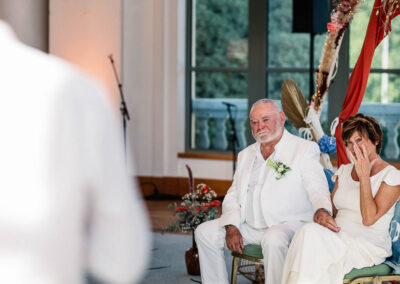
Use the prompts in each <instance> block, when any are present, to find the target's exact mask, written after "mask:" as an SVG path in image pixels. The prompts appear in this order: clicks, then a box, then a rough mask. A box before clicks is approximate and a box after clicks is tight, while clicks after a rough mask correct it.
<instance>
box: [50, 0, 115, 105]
mask: <svg viewBox="0 0 400 284" xmlns="http://www.w3.org/2000/svg"><path fill="white" fill-rule="evenodd" d="M49 10H50V15H49V51H50V53H52V54H54V55H57V56H59V57H61V58H64V59H66V60H67V61H70V62H72V63H73V64H75V65H77V66H79V67H80V68H82V69H84V70H85V71H87V72H89V73H90V74H91V75H93V76H94V77H95V78H97V79H98V80H99V81H101V82H102V83H103V85H104V86H105V87H106V89H107V90H108V91H109V93H110V94H111V95H112V97H113V99H114V100H115V102H117V101H118V96H119V91H118V85H117V83H116V80H115V76H114V73H113V70H112V66H111V64H110V61H109V59H108V55H110V54H113V57H114V60H115V63H116V66H117V72H118V73H119V74H118V75H119V76H120V73H121V72H120V57H121V33H122V32H121V31H122V27H121V0H68V1H65V0H50V2H49Z"/></svg>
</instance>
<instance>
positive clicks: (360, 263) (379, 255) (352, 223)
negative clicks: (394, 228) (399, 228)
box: [282, 164, 400, 284]
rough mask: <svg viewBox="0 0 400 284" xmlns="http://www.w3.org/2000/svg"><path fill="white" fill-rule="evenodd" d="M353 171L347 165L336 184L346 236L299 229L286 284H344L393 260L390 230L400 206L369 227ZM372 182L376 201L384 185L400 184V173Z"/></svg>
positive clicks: (388, 171)
mask: <svg viewBox="0 0 400 284" xmlns="http://www.w3.org/2000/svg"><path fill="white" fill-rule="evenodd" d="M352 168H353V165H352V164H347V165H342V166H341V167H340V168H339V170H338V171H337V173H336V174H335V175H334V176H333V178H332V179H333V180H336V179H338V182H339V187H338V189H337V191H336V194H335V196H334V199H333V203H334V204H335V207H336V209H337V216H336V223H337V225H338V226H339V227H340V228H341V230H340V232H338V233H335V232H332V231H331V230H329V229H328V228H326V227H323V226H321V225H319V224H316V223H309V224H306V225H304V226H303V227H302V228H301V229H299V230H298V231H297V232H296V234H295V236H294V238H293V240H292V243H291V245H290V248H289V251H288V254H287V257H286V261H285V265H284V268H283V277H282V283H284V284H288V283H300V284H311V283H324V284H341V283H343V277H344V275H345V274H347V273H348V272H350V271H351V270H352V269H353V268H363V267H366V266H371V265H375V264H380V263H382V262H383V261H384V260H385V259H386V258H387V257H388V256H390V255H391V254H392V250H391V239H390V235H389V226H390V221H391V219H392V217H393V214H394V208H395V206H392V208H390V209H389V210H388V212H386V214H384V215H383V216H382V217H381V218H379V220H378V221H376V223H375V224H373V225H372V226H364V225H363V224H362V217H361V211H360V183H359V182H358V181H354V180H353V179H352V177H351V171H352ZM370 179H371V188H372V195H373V197H375V195H376V194H377V192H378V190H379V187H380V185H381V183H382V182H383V181H384V182H385V183H386V184H388V185H390V186H395V185H399V184H400V171H398V170H397V169H396V168H394V167H393V166H387V167H386V168H384V169H383V170H381V171H380V172H379V173H377V174H376V175H374V176H372V177H371V178H370Z"/></svg>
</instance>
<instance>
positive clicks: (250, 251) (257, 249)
mask: <svg viewBox="0 0 400 284" xmlns="http://www.w3.org/2000/svg"><path fill="white" fill-rule="evenodd" d="M242 252H243V253H242V254H244V255H248V256H251V257H255V258H264V257H263V254H262V249H261V246H260V245H245V246H244V248H243V250H242Z"/></svg>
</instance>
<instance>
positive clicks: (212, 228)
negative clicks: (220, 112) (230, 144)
mask: <svg viewBox="0 0 400 284" xmlns="http://www.w3.org/2000/svg"><path fill="white" fill-rule="evenodd" d="M249 119H250V126H251V129H252V133H253V136H254V138H255V140H256V143H254V144H252V145H250V146H248V147H247V148H246V149H244V150H243V151H241V152H240V153H239V156H238V167H237V170H236V172H235V176H234V178H233V183H232V186H231V187H230V188H229V190H228V192H227V194H226V196H225V198H224V201H223V203H222V215H221V218H219V219H216V220H212V221H208V222H205V223H202V224H201V225H199V226H198V227H197V229H196V232H195V234H196V241H197V246H198V249H199V257H200V268H201V278H202V283H203V284H210V283H228V274H227V271H226V265H225V259H224V252H223V248H224V247H227V248H228V249H230V250H231V251H237V252H239V253H242V249H243V247H244V245H246V244H259V245H261V247H262V252H263V256H264V272H265V283H267V284H277V283H280V282H281V277H282V267H283V263H284V260H285V257H286V253H287V250H288V247H289V244H290V242H291V240H292V237H293V235H294V233H295V231H296V230H297V229H299V228H300V227H301V226H303V225H304V224H305V223H306V222H312V220H313V217H314V218H318V219H321V220H325V219H326V216H330V215H329V213H328V212H330V211H331V210H332V207H331V203H330V195H329V190H328V183H327V180H326V178H325V175H324V172H323V169H322V166H321V164H320V162H319V160H320V150H319V148H318V145H317V144H316V143H314V142H311V141H308V140H305V139H302V138H300V137H297V136H295V135H292V134H290V133H289V132H288V131H287V130H285V128H284V123H285V115H284V113H283V112H282V111H281V110H280V109H279V107H278V106H277V104H276V103H275V102H274V101H272V100H269V99H261V100H259V101H257V102H256V103H254V104H253V106H252V108H251V110H250V115H249ZM285 167H288V168H289V169H287V168H286V169H285Z"/></svg>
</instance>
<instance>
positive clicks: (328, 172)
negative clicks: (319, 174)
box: [324, 169, 335, 193]
mask: <svg viewBox="0 0 400 284" xmlns="http://www.w3.org/2000/svg"><path fill="white" fill-rule="evenodd" d="M324 173H325V177H326V179H327V181H328V186H329V191H330V192H331V193H332V191H333V189H334V188H335V183H334V182H333V180H332V177H333V175H334V174H335V173H334V172H332V171H331V170H328V169H324Z"/></svg>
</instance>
